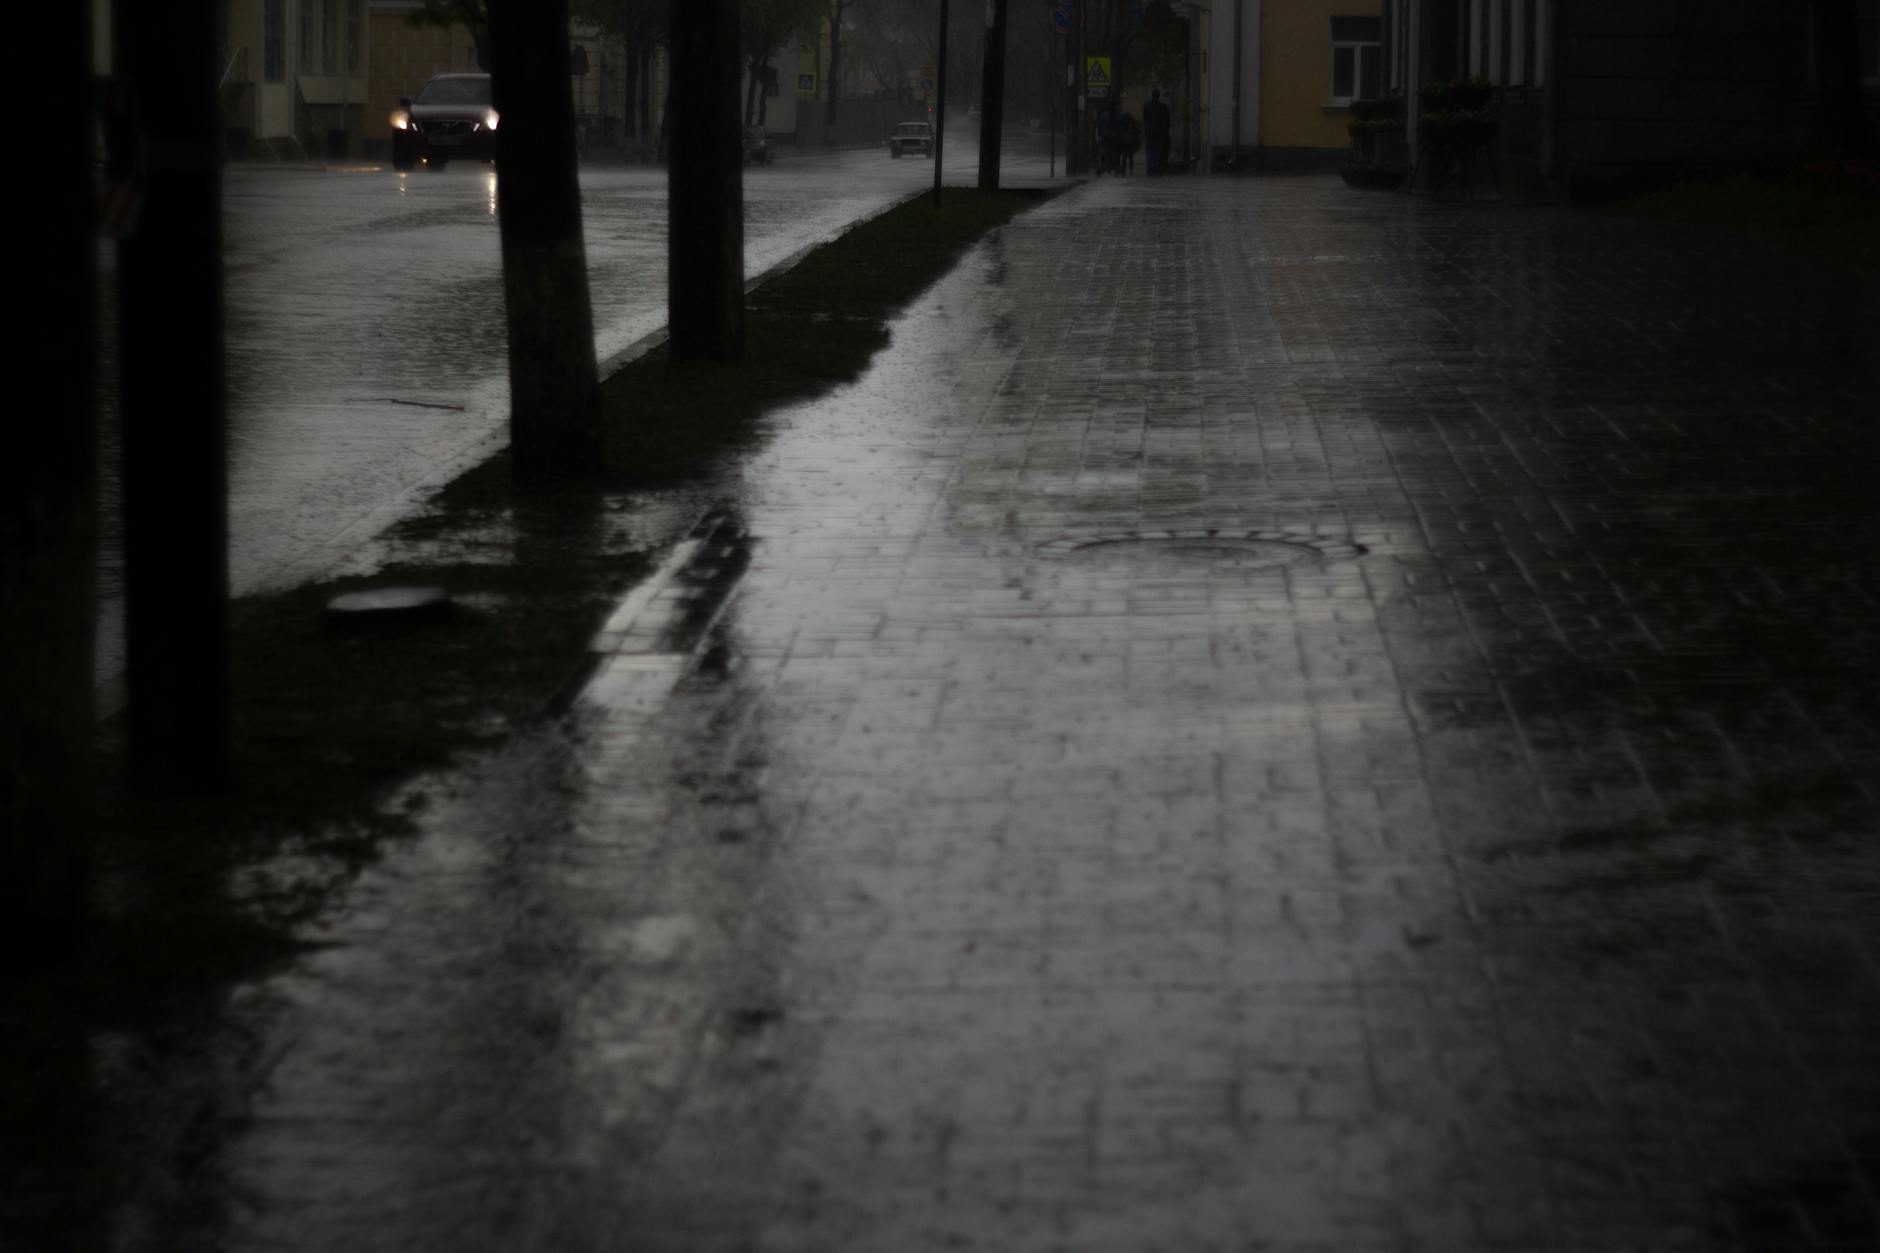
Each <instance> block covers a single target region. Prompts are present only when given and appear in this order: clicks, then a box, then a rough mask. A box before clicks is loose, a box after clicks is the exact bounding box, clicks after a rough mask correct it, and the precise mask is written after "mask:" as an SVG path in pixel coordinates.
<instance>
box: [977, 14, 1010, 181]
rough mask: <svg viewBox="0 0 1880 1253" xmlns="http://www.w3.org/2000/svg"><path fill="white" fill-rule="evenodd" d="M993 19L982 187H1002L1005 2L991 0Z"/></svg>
mask: <svg viewBox="0 0 1880 1253" xmlns="http://www.w3.org/2000/svg"><path fill="white" fill-rule="evenodd" d="M987 2H988V5H989V7H990V9H991V17H992V21H991V22H990V23H989V24H988V25H987V26H986V55H985V61H984V66H985V77H984V79H983V80H982V81H983V83H984V86H983V88H982V89H981V102H982V107H981V109H980V111H979V188H980V190H981V191H997V190H999V144H1000V139H1001V137H1002V136H1003V135H1004V133H1005V5H1006V0H987Z"/></svg>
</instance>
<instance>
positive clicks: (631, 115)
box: [620, 38, 640, 157]
mask: <svg viewBox="0 0 1880 1253" xmlns="http://www.w3.org/2000/svg"><path fill="white" fill-rule="evenodd" d="M623 55H624V56H625V58H626V65H625V67H624V68H623V69H622V71H621V73H622V76H623V78H624V79H625V82H624V84H623V89H622V91H621V98H622V101H623V104H622V106H621V110H620V111H621V112H622V113H623V114H625V115H626V116H625V118H624V119H623V125H622V126H621V128H620V155H621V156H623V157H624V156H626V155H627V154H628V153H630V152H632V151H633V149H634V147H635V145H637V144H638V143H639V142H640V44H639V41H638V40H637V39H632V38H629V39H627V40H626V47H625V49H624V51H623Z"/></svg>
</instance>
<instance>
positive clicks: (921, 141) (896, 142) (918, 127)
mask: <svg viewBox="0 0 1880 1253" xmlns="http://www.w3.org/2000/svg"><path fill="white" fill-rule="evenodd" d="M910 152H918V153H920V154H921V155H922V156H924V157H927V158H929V159H932V157H933V124H932V123H931V122H899V123H896V125H895V128H894V133H893V134H891V135H889V136H888V155H889V156H891V157H897V158H899V157H904V156H906V155H907V154H908V153H910Z"/></svg>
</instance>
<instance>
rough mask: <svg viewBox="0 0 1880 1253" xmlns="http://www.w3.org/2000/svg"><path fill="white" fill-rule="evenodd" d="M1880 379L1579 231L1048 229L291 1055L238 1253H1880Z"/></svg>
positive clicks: (674, 612) (1805, 272) (1811, 272)
mask: <svg viewBox="0 0 1880 1253" xmlns="http://www.w3.org/2000/svg"><path fill="white" fill-rule="evenodd" d="M1876 343H1880V291H1876V288H1875V286H1874V285H1873V284H1872V283H1871V282H1867V283H1862V282H1860V281H1857V280H1855V279H1853V278H1850V277H1846V276H1843V275H1840V274H1837V273H1835V272H1833V271H1832V270H1829V269H1823V268H1819V267H1814V266H1810V265H1807V264H1799V263H1792V262H1783V261H1776V260H1772V259H1769V258H1767V257H1763V256H1759V255H1757V254H1753V253H1748V252H1737V251H1734V250H1732V248H1730V247H1729V246H1726V245H1721V244H1719V243H1717V242H1716V241H1714V240H1702V239H1693V238H1690V237H1687V236H1684V235H1680V234H1679V233H1677V232H1674V231H1669V230H1666V229H1664V228H1661V227H1655V226H1648V225H1643V224H1636V223H1629V222H1623V221H1614V220H1604V219H1597V218H1593V217H1589V216H1584V215H1578V214H1573V213H1568V212H1564V211H1561V212H1557V211H1549V210H1531V211H1516V210H1500V209H1495V208H1471V209H1465V208H1459V207H1455V206H1439V205H1431V204H1428V203H1425V202H1421V201H1414V200H1410V199H1408V198H1403V197H1398V196H1390V195H1378V194H1367V193H1359V192H1352V191H1348V190H1347V189H1345V188H1343V187H1342V186H1340V185H1339V184H1338V183H1336V182H1335V181H1329V180H1320V179H1297V180H1295V179H1240V180H1214V181H1204V180H1196V179H1190V180H1166V181H1157V182H1150V181H1143V180H1127V181H1115V180H1103V181H1102V182H1100V183H1096V184H1092V185H1089V186H1086V187H1084V188H1081V189H1078V190H1076V191H1073V192H1071V193H1069V194H1067V195H1064V196H1062V197H1060V198H1058V199H1057V200H1055V201H1052V202H1051V203H1049V204H1047V205H1045V206H1044V207H1042V208H1040V209H1038V210H1036V211H1034V212H1032V213H1030V214H1028V215H1026V216H1024V217H1023V218H1021V219H1019V220H1018V221H1017V222H1016V223H1014V224H1013V225H1012V226H1010V227H1009V228H1007V229H1006V230H1004V231H1002V232H1001V233H999V234H998V235H997V236H995V237H994V238H992V239H991V240H990V241H989V242H987V243H986V244H985V245H984V246H983V247H982V248H981V249H979V250H978V251H976V252H975V253H974V254H972V255H971V257H970V258H969V259H968V261H967V262H966V263H965V264H964V265H963V266H962V267H961V268H960V269H959V270H958V271H957V272H956V273H955V274H954V275H952V276H951V277H949V278H948V279H946V280H944V281H943V282H941V283H940V284H939V285H937V286H936V287H935V288H934V289H932V290H931V291H930V292H928V293H927V294H926V295H925V296H924V297H923V298H921V299H920V300H919V301H918V302H917V303H916V304H915V305H914V306H913V307H912V308H911V309H910V310H909V312H908V315H907V316H906V318H905V319H904V320H903V321H902V322H901V323H900V324H898V326H897V327H896V328H895V339H894V344H893V346H892V347H891V348H889V349H888V350H887V351H886V352H885V353H884V354H883V355H882V356H881V357H880V358H879V359H878V361H877V364H876V367H875V368H874V369H873V370H872V372H871V373H870V374H868V375H867V376H866V377H865V378H863V379H862V380H861V381H859V382H858V383H856V384H855V385H853V386H851V387H848V388H846V389H844V390H842V391H840V392H838V393H837V394H835V395H834V396H832V397H829V398H826V399H824V400H821V401H818V402H816V403H814V404H812V405H808V406H805V407H803V408H801V409H798V410H791V411H787V412H784V413H782V414H780V415H777V416H776V418H775V419H774V427H775V430H774V434H773V437H772V438H771V439H770V441H769V442H768V443H767V444H766V445H764V446H763V448H762V449H761V450H760V451H758V452H757V453H755V454H754V455H752V456H751V457H750V458H749V459H748V460H747V461H745V462H744V463H742V464H741V465H740V466H739V467H738V468H737V470H736V472H735V473H734V474H732V475H731V476H730V477H729V478H728V479H727V480H726V481H725V482H723V483H722V484H720V485H718V490H717V492H716V495H715V499H714V501H713V502H712V503H713V509H712V510H711V512H710V513H709V515H708V516H706V518H705V519H704V521H702V522H701V523H700V524H699V525H698V526H697V528H696V529H694V530H693V531H692V532H691V534H690V537H689V538H688V540H687V541H686V542H685V543H684V544H683V545H682V546H681V547H680V548H679V549H677V550H675V551H674V552H673V553H672V554H671V556H670V557H669V560H668V563H667V565H666V567H664V568H663V569H662V571H661V573H660V575H658V576H656V578H655V579H654V580H653V581H652V582H651V583H649V584H648V585H647V586H646V587H645V588H644V589H642V591H641V592H639V593H637V594H636V595H635V596H634V597H633V598H631V599H630V600H629V602H628V603H627V604H625V605H623V606H622V608H621V610H620V611H619V612H618V613H617V614H616V616H615V619H614V620H613V621H612V622H610V623H609V624H608V628H607V629H606V630H605V631H603V632H602V634H601V635H600V637H599V638H598V639H597V640H596V647H597V648H598V649H600V650H602V651H603V653H604V654H605V656H604V660H603V661H602V664H601V667H600V669H599V672H598V674H597V677H596V679H595V680H594V682H593V684H592V685H591V686H590V688H589V689H588V690H587V692H586V693H585V695H584V696H583V698H582V699H581V701H580V702H579V705H578V708H577V710H576V711H575V713H574V714H572V715H571V716H570V717H569V718H568V719H567V720H566V722H564V723H561V724H557V725H555V726H551V727H546V728H543V729H541V730H540V731H539V732H537V733H535V734H533V735H531V736H529V737H527V738H526V739H525V740H522V741H520V742H518V743H516V744H515V745H513V746H512V747H511V748H510V749H509V750H507V751H506V752H504V753H503V754H502V755H500V756H499V757H497V758H495V759H493V760H491V761H489V762H488V763H487V764H486V766H485V767H484V768H483V769H481V770H480V771H477V772H475V773H473V774H471V775H468V776H466V777H464V778H461V779H457V780H454V781H452V783H451V785H450V786H449V788H447V789H445V791H444V794H442V795H439V796H436V797H434V798H433V802H432V804H431V806H430V809H429V811H428V816H427V817H426V819H425V825H426V834H425V835H424V836H423V838H421V839H419V840H416V841H414V842H412V843H410V844H408V845H404V846H401V847H399V848H397V849H396V850H394V851H393V852H392V853H391V854H390V855H389V856H388V857H387V858H386V859H385V861H384V862H383V863H382V864H380V865H379V866H377V867H375V868H374V869H373V870H371V871H370V872H368V874H367V876H366V877H365V878H364V879H363V880H362V881H361V882H360V883H359V884H358V885H357V887H356V889H355V890H354V892H353V893H352V895H351V897H350V899H349V901H348V904H347V906H346V908H345V909H344V910H343V911H341V912H340V913H339V914H338V915H336V916H335V917H334V918H332V919H331V920H330V922H329V924H328V925H327V926H326V927H325V928H324V929H323V931H322V933H321V934H320V936H319V937H318V938H319V939H320V940H321V941H322V943H323V944H324V945H325V946H326V947H324V948H323V949H322V950H321V951H320V952H318V953H317V954H315V955H314V956H313V957H312V958H310V959H309V960H308V961H307V962H306V963H305V964H304V965H303V966H302V967H301V968H300V969H298V970H297V971H296V972H295V973H293V974H292V975H289V976H286V977H283V978H281V979H279V980H277V981H276V982H275V983H273V984H271V985H270V986H268V987H267V988H264V989H258V990H257V991H256V993H255V994H254V996H253V997H252V998H250V999H249V1001H248V1002H247V1005H248V1008H249V1010H250V1011H251V1012H252V1013H253V1015H254V1021H256V1022H257V1023H261V1024H265V1026H264V1027H263V1028H262V1029H261V1030H262V1036H261V1038H260V1039H259V1040H258V1042H257V1043H256V1045H255V1053H254V1055H255V1056H256V1057H258V1058H260V1059H261V1064H262V1066H263V1068H264V1069H265V1070H266V1072H267V1080H266V1084H265V1086H264V1088H263V1089H262V1090H261V1092H260V1093H259V1094H258V1095H257V1096H256V1098H255V1099H254V1100H253V1102H252V1103H251V1105H250V1106H249V1107H248V1108H247V1109H246V1110H245V1112H244V1120H243V1122H242V1124H241V1129H240V1131H239V1132H238V1133H237V1134H234V1135H232V1136H231V1137H230V1138H229V1140H228V1141H227V1143H226V1144H225V1145H224V1147H223V1148H222V1150H221V1151H220V1153H219V1154H218V1157H217V1162H216V1165H215V1168H214V1169H215V1171H216V1173H217V1174H218V1176H220V1177H221V1178H223V1179H225V1180H226V1194H227V1196H228V1197H229V1198H230V1201H229V1212H228V1214H227V1216H226V1220H227V1223H228V1236H227V1247H229V1248H232V1249H306V1250H332V1249H348V1250H377V1249H385V1250H393V1249H396V1250H414V1249H427V1250H429V1249H436V1250H521V1249H529V1250H536V1249H541V1250H549V1249H554V1250H576V1249H579V1250H633V1251H634V1253H652V1251H657V1250H673V1251H675V1253H677V1251H681V1250H683V1251H686V1253H703V1251H706V1250H712V1251H720V1250H721V1251H724V1253H734V1251H735V1253H744V1251H747V1250H748V1251H756V1250H764V1251H767V1253H782V1251H785V1250H790V1251H801V1253H836V1251H838V1250H854V1251H857V1253H862V1251H866V1253H917V1251H921V1250H952V1249H978V1250H985V1251H987V1253H1021V1251H1024V1253H1030V1251H1033V1250H1036V1251H1040V1253H1042V1251H1045V1250H1065V1251H1067V1253H1094V1251H1098V1250H1102V1251H1109V1250H1114V1251H1116V1253H1147V1251H1149V1250H1176V1251H1181V1253H1204V1251H1213V1250H1253V1249H1270V1250H1283V1251H1286V1253H1305V1251H1307V1250H1313V1251H1323V1253H1371V1251H1382V1250H1391V1251H1393V1253H1397V1251H1405V1250H1431V1251H1432V1253H1464V1251H1470V1250H1507V1251H1510V1253H1517V1251H1518V1253H1538V1251H1541V1250H1560V1251H1563V1253H1565V1251H1574V1253H1578V1251H1582V1250H1588V1251H1590V1250H1599V1251H1601V1253H1605V1251H1609V1250H1612V1251H1616V1250H1634V1249H1636V1250H1647V1249H1649V1250H1725V1249H1730V1250H1760V1249H1816V1248H1821V1249H1827V1248H1847V1249H1853V1248H1865V1247H1871V1244H1870V1243H1869V1242H1870V1241H1872V1240H1873V1239H1874V1238H1875V1235H1876V1233H1880V1208H1877V1206H1876V1189H1877V1188H1880V1137H1877V1136H1876V1132H1877V1131H1880V1072H1877V1071H1876V1068H1875V1066H1874V1064H1873V1058H1874V1056H1875V1045H1874V1041H1875V1039H1876V1038H1880V944H1877V941H1880V843H1876V837H1877V836H1880V796H1877V795H1876V783H1875V781H1876V780H1877V779H1880V707H1877V701H1876V694H1877V693H1880V673H1877V671H1880V640H1877V639H1876V636H1877V634H1880V632H1877V628H1880V604H1877V603H1876V591H1875V578H1874V569H1873V560H1874V553H1875V551H1876V546H1875V541H1876V539H1880V534H1877V531H1880V528H1877V527H1876V508H1877V506H1876V501H1880V492H1876V487H1877V483H1876V470H1875V467H1876V466H1877V465H1880V456H1876V455H1875V454H1876V451H1877V449H1876V444H1877V442H1880V440H1877V434H1876V425H1875V415H1876V414H1877V413H1880V374H1877V370H1880V366H1877V365H1876V359H1875V355H1874V353H1873V346H1874V344H1876ZM651 507H652V506H649V508H651ZM675 507H676V506H675Z"/></svg>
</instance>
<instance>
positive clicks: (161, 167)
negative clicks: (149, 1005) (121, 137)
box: [114, 0, 228, 792]
mask: <svg viewBox="0 0 1880 1253" xmlns="http://www.w3.org/2000/svg"><path fill="white" fill-rule="evenodd" d="M115 27H116V30H115V38H114V44H115V55H116V59H117V67H118V73H119V76H120V77H121V78H122V79H123V80H124V85H125V88H126V89H127V95H128V100H129V105H130V107H131V109H133V110H134V111H135V114H136V116H137V118H138V119H139V120H140V125H141V129H140V130H139V131H138V140H139V143H140V164H141V166H142V169H143V171H144V197H143V208H142V211H141V213H140V214H139V216H138V218H137V220H136V222H135V224H134V227H133V228H132V230H131V233H130V235H129V236H128V237H127V238H125V239H124V240H123V241H122V243H120V245H119V247H118V311H119V312H118V316H119V323H120V331H119V334H120V338H121V341H122V342H121V345H120V347H119V353H118V361H119V370H120V385H119V395H120V401H119V415H120V418H121V421H122V423H123V453H124V496H123V499H124V506H123V510H124V512H123V518H124V619H125V641H124V643H125V683H126V689H127V694H128V697H129V701H128V708H127V711H126V717H127V733H128V739H129V750H130V767H131V779H132V782H133V784H134V785H135V786H137V787H139V788H140V789H145V790H153V791H181V792H201V791H212V790H215V789H218V788H220V787H222V786H224V785H225V784H226V783H227V779H228V484H227V470H226V468H225V455H226V454H225V450H224V447H223V403H222V159H221V151H220V142H219V135H218V131H219V128H220V121H219V119H218V117H217V110H216V96H215V90H216V71H217V66H216V64H215V51H216V37H215V36H216V4H215V0H175V3H172V4H149V3H145V2H144V0H118V2H117V5H116V9H115Z"/></svg>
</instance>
